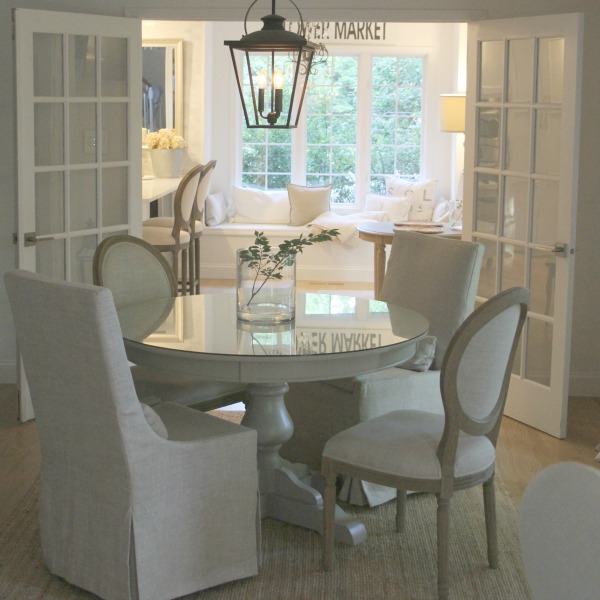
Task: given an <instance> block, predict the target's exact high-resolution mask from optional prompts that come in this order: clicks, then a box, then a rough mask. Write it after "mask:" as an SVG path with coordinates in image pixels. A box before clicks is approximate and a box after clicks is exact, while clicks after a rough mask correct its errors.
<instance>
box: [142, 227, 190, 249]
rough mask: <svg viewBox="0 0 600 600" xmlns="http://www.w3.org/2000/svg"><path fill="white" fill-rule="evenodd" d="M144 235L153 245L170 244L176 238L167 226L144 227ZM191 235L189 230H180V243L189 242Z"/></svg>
mask: <svg viewBox="0 0 600 600" xmlns="http://www.w3.org/2000/svg"><path fill="white" fill-rule="evenodd" d="M142 237H143V239H144V241H145V242H148V243H149V244H151V245H152V246H170V245H171V244H174V243H175V238H174V237H173V234H172V232H171V230H170V229H167V228H166V227H142ZM190 239H191V236H190V234H189V232H187V231H180V232H179V243H180V244H189V243H190Z"/></svg>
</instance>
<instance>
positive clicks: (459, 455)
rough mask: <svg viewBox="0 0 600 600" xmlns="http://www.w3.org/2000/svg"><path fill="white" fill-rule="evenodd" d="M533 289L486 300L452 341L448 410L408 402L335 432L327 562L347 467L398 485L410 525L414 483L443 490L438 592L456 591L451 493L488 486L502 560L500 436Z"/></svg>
mask: <svg viewBox="0 0 600 600" xmlns="http://www.w3.org/2000/svg"><path fill="white" fill-rule="evenodd" d="M528 305H529V290H527V289H525V288H511V289H508V290H505V291H504V292H501V293H500V294H498V295H496V296H494V297H493V298H491V299H490V300H488V301H487V302H485V303H483V304H482V305H481V306H479V307H478V308H477V309H476V310H475V311H474V312H473V313H472V314H471V315H470V316H469V317H467V319H466V320H465V321H464V322H463V324H462V325H461V326H460V327H459V328H458V330H457V331H456V333H455V334H454V336H453V337H452V339H451V341H450V343H449V344H448V347H447V349H446V352H445V355H444V360H443V363H442V369H441V375H440V389H441V393H442V401H443V407H444V414H442V415H440V414H436V413H432V412H427V411H423V410H418V409H417V410H414V409H404V410H397V411H393V412H391V413H388V414H386V415H382V416H380V417H377V418H375V419H372V420H370V421H366V422H363V423H360V424H358V425H355V426H354V427H351V428H349V429H347V430H346V431H342V432H341V433H338V434H337V435H335V436H333V437H332V438H331V439H330V440H329V441H328V442H327V444H325V448H324V450H323V460H322V473H323V476H324V477H325V493H324V508H323V519H324V521H323V565H324V568H325V569H326V570H330V569H331V568H332V565H333V552H334V518H335V517H334V513H335V501H336V488H335V485H336V478H337V476H338V475H341V474H344V475H348V476H352V477H357V478H360V479H362V480H367V481H373V482H375V483H378V484H381V485H386V486H391V487H394V488H396V489H397V490H398V495H397V501H396V504H397V506H396V510H397V514H396V530H397V531H402V530H403V526H404V520H405V515H404V513H405V508H406V495H407V490H415V491H419V492H433V493H435V494H436V496H437V505H438V509H437V581H438V598H439V599H440V600H442V599H445V598H447V597H448V588H449V584H448V536H449V519H450V514H449V508H450V500H451V499H452V496H453V494H454V492H455V491H457V490H462V489H466V488H470V487H474V486H476V485H480V484H483V498H484V507H485V518H486V533H487V549H488V552H487V554H488V562H489V565H490V567H491V568H496V567H497V566H498V548H497V540H496V506H495V495H494V469H495V460H496V441H497V438H498V431H499V429H500V422H501V419H502V413H503V411H504V404H505V401H506V394H507V392H508V386H509V382H510V377H511V370H512V364H513V360H514V356H515V352H516V349H517V345H518V342H519V337H520V334H521V330H522V328H523V324H524V322H525V318H526V315H527V309H528Z"/></svg>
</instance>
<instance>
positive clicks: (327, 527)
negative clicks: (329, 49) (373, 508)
mask: <svg viewBox="0 0 600 600" xmlns="http://www.w3.org/2000/svg"><path fill="white" fill-rule="evenodd" d="M335 480H336V476H335V475H327V476H326V477H325V488H324V490H323V569H325V571H331V569H332V568H333V545H334V541H335V500H336V487H335Z"/></svg>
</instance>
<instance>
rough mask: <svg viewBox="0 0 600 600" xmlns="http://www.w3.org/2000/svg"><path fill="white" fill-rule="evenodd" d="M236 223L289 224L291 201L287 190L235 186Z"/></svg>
mask: <svg viewBox="0 0 600 600" xmlns="http://www.w3.org/2000/svg"><path fill="white" fill-rule="evenodd" d="M233 198H234V202H235V217H234V218H233V220H234V223H261V224H262V223H270V224H278V225H287V222H288V220H289V216H290V202H289V200H288V194H287V192H286V191H285V190H270V191H265V190H257V189H255V188H243V187H239V186H237V185H235V186H233Z"/></svg>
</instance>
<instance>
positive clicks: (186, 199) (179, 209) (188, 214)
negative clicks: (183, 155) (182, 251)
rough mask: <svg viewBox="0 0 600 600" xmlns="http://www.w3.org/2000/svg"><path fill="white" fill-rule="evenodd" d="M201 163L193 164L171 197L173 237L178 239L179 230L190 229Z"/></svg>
mask: <svg viewBox="0 0 600 600" xmlns="http://www.w3.org/2000/svg"><path fill="white" fill-rule="evenodd" d="M203 168H204V166H203V165H195V166H194V167H192V168H191V169H190V170H189V171H188V172H187V173H186V174H185V175H184V176H183V177H182V179H181V181H180V182H179V186H178V187H177V190H176V191H175V197H174V198H173V217H174V221H173V237H174V238H175V239H178V237H179V236H178V234H179V232H180V231H181V230H184V231H191V221H192V217H193V216H194V214H195V213H194V210H195V209H194V207H195V206H196V193H197V192H198V185H199V184H200V177H201V175H202V169H203Z"/></svg>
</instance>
